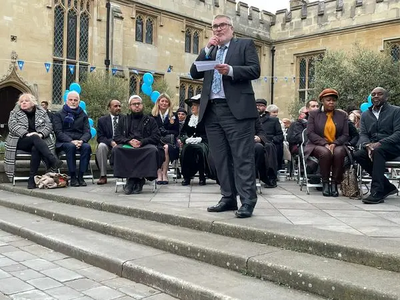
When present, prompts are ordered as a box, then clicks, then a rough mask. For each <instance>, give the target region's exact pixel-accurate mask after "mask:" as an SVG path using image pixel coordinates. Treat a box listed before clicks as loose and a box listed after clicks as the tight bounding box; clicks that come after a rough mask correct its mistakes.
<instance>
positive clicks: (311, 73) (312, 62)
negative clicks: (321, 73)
mask: <svg viewBox="0 0 400 300" xmlns="http://www.w3.org/2000/svg"><path fill="white" fill-rule="evenodd" d="M314 65H315V60H314V57H310V59H309V60H308V88H313V87H314V75H315V68H314Z"/></svg>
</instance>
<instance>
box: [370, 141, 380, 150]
mask: <svg viewBox="0 0 400 300" xmlns="http://www.w3.org/2000/svg"><path fill="white" fill-rule="evenodd" d="M380 145H381V143H379V142H376V143H371V144H368V145H367V147H368V148H370V149H371V151H374V150H375V149H376V148H378V147H379V146H380Z"/></svg>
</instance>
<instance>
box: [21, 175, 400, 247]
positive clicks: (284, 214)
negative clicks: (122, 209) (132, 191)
mask: <svg viewBox="0 0 400 300" xmlns="http://www.w3.org/2000/svg"><path fill="white" fill-rule="evenodd" d="M180 181H181V180H179V182H177V183H174V182H173V181H171V180H170V183H169V184H168V185H164V186H158V189H157V191H156V192H155V193H152V185H151V183H148V184H146V185H145V186H144V189H143V193H142V194H140V195H128V196H127V195H124V193H123V191H122V187H119V189H118V193H115V180H114V179H110V180H109V183H108V184H107V185H104V186H99V185H96V184H94V185H92V184H90V183H89V184H88V186H87V187H78V188H66V189H56V190H47V191H45V192H46V193H55V194H60V195H65V196H71V197H80V198H84V199H93V200H96V201H104V202H115V201H117V202H118V204H119V205H129V204H130V203H132V201H135V203H138V202H141V201H143V202H148V201H150V202H153V203H159V204H160V205H168V206H174V207H186V208H190V209H195V210H203V211H205V210H206V208H207V206H209V205H212V204H215V203H217V202H218V201H219V199H220V197H221V196H220V194H219V186H218V185H217V184H216V183H215V182H213V181H210V180H209V181H207V185H206V186H199V185H198V179H195V180H194V181H193V182H192V184H191V185H190V186H181V184H180ZM17 186H21V187H25V186H26V183H25V182H19V183H17ZM224 214H232V216H233V213H232V212H226V213H224ZM252 219H253V220H252V224H253V225H254V224H257V223H259V224H261V223H264V222H268V221H273V222H280V223H285V224H293V225H298V226H305V227H306V228H307V227H310V226H311V227H315V228H319V229H323V230H330V231H337V232H344V233H350V234H355V235H365V236H369V237H374V238H383V239H386V238H389V239H395V240H399V241H400V197H398V196H396V195H394V196H390V197H388V198H387V199H386V200H385V203H383V204H378V205H365V204H363V203H362V202H361V201H360V200H355V199H349V198H347V197H342V196H341V197H338V198H333V197H323V196H322V194H321V192H319V191H317V190H316V189H315V188H311V189H310V195H307V194H306V192H305V189H304V188H303V191H300V189H299V186H298V185H297V184H296V182H295V181H293V180H291V181H285V182H279V183H278V187H277V188H275V189H265V188H262V194H261V195H258V203H257V206H256V209H255V211H254V216H253V218H252Z"/></svg>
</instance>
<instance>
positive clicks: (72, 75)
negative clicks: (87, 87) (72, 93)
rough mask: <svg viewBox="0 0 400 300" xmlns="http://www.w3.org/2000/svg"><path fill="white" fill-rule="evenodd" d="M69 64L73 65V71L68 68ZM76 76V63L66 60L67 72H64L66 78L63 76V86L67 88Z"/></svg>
mask: <svg viewBox="0 0 400 300" xmlns="http://www.w3.org/2000/svg"><path fill="white" fill-rule="evenodd" d="M70 65H74V66H75V68H74V69H73V72H71V70H70ZM75 78H76V65H75V64H74V63H71V62H67V74H66V78H65V86H66V88H68V87H69V86H70V85H71V83H73V82H74V81H76V80H75Z"/></svg>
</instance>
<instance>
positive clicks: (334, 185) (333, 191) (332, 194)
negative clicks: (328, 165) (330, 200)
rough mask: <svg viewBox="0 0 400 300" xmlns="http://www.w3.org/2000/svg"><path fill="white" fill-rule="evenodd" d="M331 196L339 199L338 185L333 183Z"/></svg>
mask: <svg viewBox="0 0 400 300" xmlns="http://www.w3.org/2000/svg"><path fill="white" fill-rule="evenodd" d="M331 196H332V197H339V191H338V189H337V184H336V183H332V185H331Z"/></svg>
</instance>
